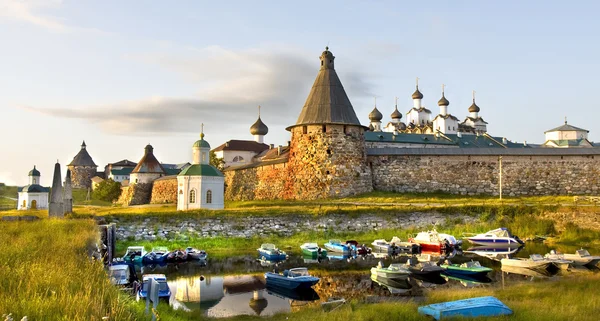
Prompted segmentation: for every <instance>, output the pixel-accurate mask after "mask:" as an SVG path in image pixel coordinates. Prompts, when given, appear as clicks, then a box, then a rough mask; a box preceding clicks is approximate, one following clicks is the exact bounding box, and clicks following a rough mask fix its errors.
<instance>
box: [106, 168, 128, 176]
mask: <svg viewBox="0 0 600 321" xmlns="http://www.w3.org/2000/svg"><path fill="white" fill-rule="evenodd" d="M132 171H133V168H131V167H124V168H119V169H111V170H110V173H111V175H129V174H131V172H132Z"/></svg>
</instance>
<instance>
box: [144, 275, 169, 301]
mask: <svg viewBox="0 0 600 321" xmlns="http://www.w3.org/2000/svg"><path fill="white" fill-rule="evenodd" d="M151 280H156V281H157V282H158V298H159V299H169V298H170V297H171V289H169V285H168V284H167V277H166V276H165V275H164V274H144V275H143V276H142V286H141V287H140V289H139V290H138V293H137V299H138V300H140V299H145V298H146V297H147V296H148V290H149V287H150V285H149V283H150V281H151Z"/></svg>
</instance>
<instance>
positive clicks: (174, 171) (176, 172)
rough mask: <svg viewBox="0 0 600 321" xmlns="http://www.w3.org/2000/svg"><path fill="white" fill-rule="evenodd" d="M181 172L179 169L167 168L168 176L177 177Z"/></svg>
mask: <svg viewBox="0 0 600 321" xmlns="http://www.w3.org/2000/svg"><path fill="white" fill-rule="evenodd" d="M180 172H181V169H179V168H165V173H166V174H167V175H177V174H179V173H180Z"/></svg>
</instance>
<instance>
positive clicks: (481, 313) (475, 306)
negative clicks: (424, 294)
mask: <svg viewBox="0 0 600 321" xmlns="http://www.w3.org/2000/svg"><path fill="white" fill-rule="evenodd" d="M419 314H424V315H429V316H431V317H433V318H434V319H436V320H441V319H443V318H451V317H491V316H499V315H508V314H512V310H511V309H510V308H509V307H507V306H506V305H505V304H504V303H502V302H501V301H500V300H498V299H496V298H494V297H492V296H486V297H479V298H472V299H466V300H458V301H450V302H442V303H436V304H430V305H426V306H422V307H419Z"/></svg>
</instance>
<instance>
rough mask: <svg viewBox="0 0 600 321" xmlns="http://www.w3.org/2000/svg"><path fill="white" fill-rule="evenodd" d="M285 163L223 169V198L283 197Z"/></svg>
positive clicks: (264, 198) (266, 198)
mask: <svg viewBox="0 0 600 321" xmlns="http://www.w3.org/2000/svg"><path fill="white" fill-rule="evenodd" d="M286 167H287V163H279V164H271V165H264V166H258V167H252V168H246V169H239V170H235V171H225V172H224V173H223V174H225V200H228V201H247V200H269V199H281V198H283V192H284V187H285V180H286Z"/></svg>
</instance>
